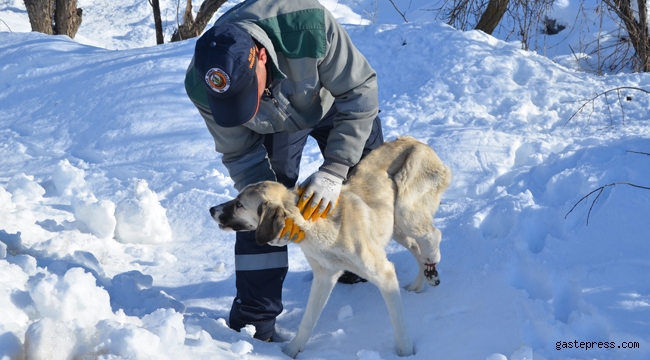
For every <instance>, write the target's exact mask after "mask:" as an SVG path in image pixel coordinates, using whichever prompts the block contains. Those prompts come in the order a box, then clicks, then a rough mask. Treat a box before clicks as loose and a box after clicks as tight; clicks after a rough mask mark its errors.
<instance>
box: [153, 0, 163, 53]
mask: <svg viewBox="0 0 650 360" xmlns="http://www.w3.org/2000/svg"><path fill="white" fill-rule="evenodd" d="M149 4H150V5H151V7H152V8H153V22H154V24H155V26H156V44H158V45H160V44H164V43H165V38H164V37H163V30H162V19H161V18H160V1H159V0H149Z"/></svg>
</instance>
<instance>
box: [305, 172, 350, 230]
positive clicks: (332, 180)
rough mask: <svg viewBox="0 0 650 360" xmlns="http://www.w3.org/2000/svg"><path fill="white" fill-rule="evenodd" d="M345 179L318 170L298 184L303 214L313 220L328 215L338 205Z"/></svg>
mask: <svg viewBox="0 0 650 360" xmlns="http://www.w3.org/2000/svg"><path fill="white" fill-rule="evenodd" d="M342 186H343V179H341V178H340V177H338V176H336V175H332V174H330V173H328V172H325V171H316V172H315V173H313V174H311V176H310V177H308V178H307V180H305V181H304V182H303V183H302V184H300V186H298V188H299V189H298V194H299V195H300V199H299V200H298V204H297V205H296V206H298V209H299V210H300V212H301V213H302V216H303V217H304V218H305V220H307V219H311V220H312V221H314V220H316V219H318V218H319V217H326V216H327V215H329V214H330V213H331V212H332V211H333V210H334V207H336V203H337V202H338V199H339V195H340V194H341V187H342Z"/></svg>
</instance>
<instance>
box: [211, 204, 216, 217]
mask: <svg viewBox="0 0 650 360" xmlns="http://www.w3.org/2000/svg"><path fill="white" fill-rule="evenodd" d="M216 212H217V207H216V206H213V207H211V208H210V216H212V217H214V213H216Z"/></svg>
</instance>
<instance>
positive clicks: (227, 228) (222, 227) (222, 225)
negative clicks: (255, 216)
mask: <svg viewBox="0 0 650 360" xmlns="http://www.w3.org/2000/svg"><path fill="white" fill-rule="evenodd" d="M217 225H219V229H221V230H232V228H231V227H228V226H226V225H224V224H221V223H218V224H217Z"/></svg>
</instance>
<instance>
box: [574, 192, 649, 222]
mask: <svg viewBox="0 0 650 360" xmlns="http://www.w3.org/2000/svg"><path fill="white" fill-rule="evenodd" d="M616 185H628V186H632V187H635V188H639V189H643V190H650V187H647V186H641V185H636V184H632V183H629V182H614V183H611V184H607V185H603V186H601V187H599V188H597V189H595V190H593V191H591V192H590V193H589V194H587V195H585V196H583V197H582V198H581V199H580V200H578V202H577V203H575V204H574V205H573V207H572V208H571V210H569V212H568V213H566V215H564V218H565V219H566V218H567V216H569V214H571V212H572V211H573V209H575V208H576V206H578V204H580V203H581V202H583V201H585V202H586V201H587V199H588V198H589V196H590V195H591V194H593V193H595V192H598V195H596V198H595V199H594V201H592V202H591V206H590V207H589V212H588V213H587V226H589V216H590V215H591V210H592V209H593V208H594V204H596V202H597V201H598V198H599V197H600V195H601V194H602V193H603V190H605V188H606V187H609V186H616Z"/></svg>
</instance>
